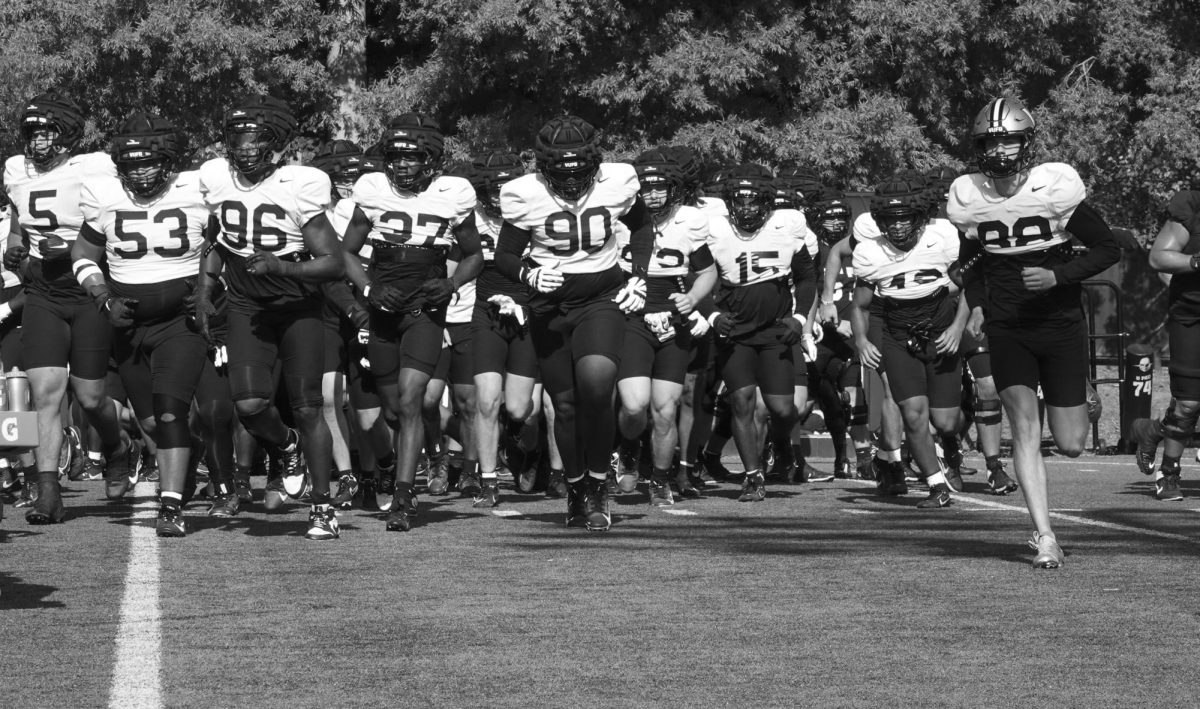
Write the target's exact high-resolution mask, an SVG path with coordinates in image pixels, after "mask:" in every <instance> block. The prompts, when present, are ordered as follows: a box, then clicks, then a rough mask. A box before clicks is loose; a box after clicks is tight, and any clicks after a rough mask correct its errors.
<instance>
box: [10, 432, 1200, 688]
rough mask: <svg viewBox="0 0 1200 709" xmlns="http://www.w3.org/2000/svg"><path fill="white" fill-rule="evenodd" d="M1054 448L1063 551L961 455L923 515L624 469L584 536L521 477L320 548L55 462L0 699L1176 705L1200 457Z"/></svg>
mask: <svg viewBox="0 0 1200 709" xmlns="http://www.w3.org/2000/svg"><path fill="white" fill-rule="evenodd" d="M727 462H729V463H732V459H727ZM813 463H814V464H815V465H817V467H824V468H825V469H828V468H829V464H828V463H827V462H826V463H825V464H824V465H822V462H821V461H813ZM968 464H969V465H972V466H973V467H978V468H981V469H982V467H983V465H982V461H981V460H979V459H977V458H974V459H973V458H968ZM1047 465H1048V468H1049V470H1050V474H1051V477H1052V492H1051V494H1052V507H1053V508H1054V509H1055V510H1056V512H1055V517H1056V520H1055V523H1056V528H1057V532H1058V536H1059V540H1060V542H1061V543H1062V546H1063V547H1064V549H1065V550H1066V553H1067V560H1066V564H1065V566H1064V567H1063V568H1061V569H1058V570H1033V569H1031V568H1030V564H1029V562H1030V560H1031V559H1032V555H1033V552H1032V550H1030V549H1028V548H1027V547H1026V546H1025V541H1026V540H1027V539H1028V538H1029V536H1030V532H1031V529H1032V526H1031V524H1030V522H1029V520H1028V516H1027V514H1026V513H1025V511H1024V506H1023V501H1022V498H1021V496H1020V494H1019V493H1018V494H1016V495H1011V496H1008V497H993V496H991V495H989V494H987V493H986V492H985V490H984V486H985V481H984V476H983V474H982V473H980V474H979V475H975V476H973V477H968V478H966V481H967V491H966V493H965V494H958V495H955V496H954V504H953V505H952V506H951V507H949V508H947V509H942V510H917V509H916V508H915V504H916V502H917V501H918V500H919V499H921V498H923V497H924V495H925V491H924V488H922V487H920V486H914V488H913V490H912V492H910V494H909V495H908V497H906V498H881V497H878V496H876V495H875V493H874V487H873V486H872V485H871V484H870V483H865V482H859V481H830V482H819V483H809V484H805V485H794V486H775V487H772V488H770V489H771V494H770V497H769V498H768V499H767V500H766V501H765V502H761V503H757V504H748V503H738V502H737V501H736V499H735V498H736V494H737V493H736V488H735V486H733V485H726V486H724V487H723V488H722V489H720V490H718V491H714V492H711V493H709V494H708V495H707V496H706V498H705V499H702V500H697V501H689V502H685V503H677V504H676V505H675V506H674V507H672V508H666V509H656V508H652V507H650V506H649V505H648V504H646V501H647V499H648V498H647V495H646V493H645V491H644V490H639V492H638V493H637V494H632V495H623V496H619V497H618V498H617V500H616V504H615V505H614V507H613V509H614V513H615V521H614V525H613V528H612V530H611V531H610V532H608V533H605V534H595V533H588V532H586V531H584V530H582V529H570V530H568V529H565V528H564V527H563V526H562V518H563V510H564V507H565V503H563V502H562V501H549V500H545V499H544V498H542V497H541V496H518V495H514V494H513V493H512V491H511V490H507V491H506V496H505V499H504V502H503V504H502V505H501V506H500V507H498V508H496V509H494V510H475V509H472V508H471V506H470V501H469V500H466V499H461V498H452V497H446V498H429V497H427V496H422V498H421V502H422V504H421V517H420V519H419V522H418V526H417V527H416V528H415V529H414V530H413V531H412V532H410V533H407V534H401V533H395V532H387V531H385V530H384V523H383V521H382V516H376V515H373V514H369V513H366V512H362V511H359V510H354V511H351V512H343V513H341V514H340V520H341V525H342V538H341V539H340V540H338V541H332V542H324V543H321V542H310V541H307V540H305V539H304V538H303V536H302V535H303V533H304V530H305V526H306V520H307V514H306V510H305V508H303V507H301V506H300V505H293V506H291V507H290V508H287V509H288V511H287V512H284V513H276V514H267V513H265V512H263V511H262V509H261V506H260V505H258V504H257V503H256V504H255V505H253V506H251V507H250V508H249V509H248V510H247V511H244V512H243V513H242V514H240V515H239V516H238V517H236V518H234V519H233V520H230V521H227V522H225V521H220V520H216V519H209V518H207V517H204V516H202V514H203V510H204V509H206V507H207V506H206V505H203V504H195V503H194V504H193V505H192V506H191V507H190V508H189V515H188V521H189V523H190V529H191V533H190V534H189V536H188V537H186V538H185V539H172V540H160V539H158V538H157V537H155V535H154V529H153V523H154V514H155V503H154V502H153V500H152V499H151V496H152V494H153V484H149V483H142V484H140V485H139V486H138V489H137V496H136V499H135V503H134V504H133V505H131V504H130V503H128V502H123V503H109V502H107V501H105V500H104V496H103V483H102V482H96V483H68V486H69V491H68V492H67V493H66V494H65V498H66V503H67V505H68V508H69V513H70V517H69V519H68V521H67V523H66V524H64V525H59V526H54V527H32V526H29V525H27V524H26V523H25V521H24V519H23V517H22V516H21V515H20V514H19V513H20V512H21V511H20V510H13V509H6V513H7V514H6V519H5V520H4V522H3V523H2V525H0V542H2V544H0V550H2V553H3V567H2V570H0V627H2V628H3V631H2V633H3V635H2V637H3V638H4V643H3V647H4V651H5V652H4V675H5V680H6V681H5V683H4V688H3V689H2V690H0V706H5V707H92V706H113V707H135V706H169V707H325V706H339V707H351V706H353V707H359V706H361V707H379V706H400V705H403V706H414V707H423V706H512V707H528V706H551V705H555V706H622V705H625V706H630V705H632V706H639V705H659V706H681V707H692V706H740V707H754V706H861V707H882V706H947V707H974V706H979V707H997V706H1035V707H1065V706H1079V707H1095V706H1104V707H1130V706H1153V707H1170V706H1180V707H1194V706H1197V705H1198V704H1200V686H1198V685H1197V683H1196V682H1195V680H1194V675H1193V667H1194V665H1195V658H1196V654H1197V651H1198V650H1200V598H1198V594H1197V591H1196V587H1197V581H1196V579H1197V578H1198V573H1197V560H1198V559H1200V528H1198V523H1200V484H1198V483H1197V482H1195V478H1194V475H1195V470H1196V466H1195V464H1194V463H1192V461H1191V460H1190V459H1189V460H1185V477H1184V482H1183V487H1184V491H1185V493H1186V494H1187V495H1188V497H1187V498H1186V499H1185V500H1184V501H1183V502H1182V503H1174V502H1159V501H1157V500H1155V499H1154V498H1153V496H1152V489H1153V486H1152V484H1151V481H1150V479H1149V478H1145V477H1143V476H1142V475H1140V474H1139V473H1138V472H1137V468H1136V466H1135V465H1134V464H1133V460H1132V458H1131V457H1129V456H1123V457H1117V458H1098V457H1085V458H1082V459H1079V460H1074V461H1071V460H1067V459H1064V458H1056V457H1050V458H1048V459H1047ZM1189 476H1193V477H1192V479H1189ZM256 484H259V485H261V480H260V479H256Z"/></svg>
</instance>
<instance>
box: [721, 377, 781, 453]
mask: <svg viewBox="0 0 1200 709" xmlns="http://www.w3.org/2000/svg"><path fill="white" fill-rule="evenodd" d="M756 394H757V387H755V386H746V387H742V388H741V389H738V390H737V391H732V392H730V393H729V407H730V409H731V411H732V413H733V443H734V445H735V446H737V450H738V457H740V458H741V459H742V467H743V469H744V470H758V469H759V467H760V461H759V459H758V452H759V451H758V446H759V441H758V426H757V425H755V421H754V417H755V409H756V408H757V407H758V406H757V405H758V396H757V395H756ZM789 403H791V401H790V398H789ZM764 408H765V407H764Z"/></svg>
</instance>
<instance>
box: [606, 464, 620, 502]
mask: <svg viewBox="0 0 1200 709" xmlns="http://www.w3.org/2000/svg"><path fill="white" fill-rule="evenodd" d="M604 484H605V485H607V486H608V495H609V497H613V496H615V495H617V493H619V492H621V486H620V485H618V484H617V471H615V470H612V469H609V471H608V475H606V476H605V477H604Z"/></svg>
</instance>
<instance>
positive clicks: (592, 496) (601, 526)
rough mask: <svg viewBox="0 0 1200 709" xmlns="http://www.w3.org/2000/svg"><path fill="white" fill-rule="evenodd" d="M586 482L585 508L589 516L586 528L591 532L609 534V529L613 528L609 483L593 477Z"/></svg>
mask: <svg viewBox="0 0 1200 709" xmlns="http://www.w3.org/2000/svg"><path fill="white" fill-rule="evenodd" d="M584 480H585V481H586V482H587V488H586V489H587V494H586V495H585V496H584V508H585V510H586V511H587V514H586V516H585V522H584V526H585V527H587V530H588V531H589V532H607V531H608V528H609V527H611V526H612V511H611V510H610V509H609V488H608V485H607V481H606V480H600V479H598V478H594V477H592V476H591V475H588V476H587V477H586V478H584Z"/></svg>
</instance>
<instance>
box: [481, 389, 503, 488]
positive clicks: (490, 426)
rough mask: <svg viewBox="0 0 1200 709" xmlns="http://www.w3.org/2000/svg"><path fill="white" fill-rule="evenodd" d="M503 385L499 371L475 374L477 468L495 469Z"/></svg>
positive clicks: (487, 470) (489, 470) (486, 470)
mask: <svg viewBox="0 0 1200 709" xmlns="http://www.w3.org/2000/svg"><path fill="white" fill-rule="evenodd" d="M503 386H504V380H503V377H502V376H501V375H500V373H499V372H481V373H479V374H476V375H475V444H476V445H475V447H476V449H477V455H478V456H479V468H480V470H483V471H485V472H491V471H493V470H495V469H496V450H497V448H498V446H499V444H500V398H501V395H502V391H501V390H502V388H503Z"/></svg>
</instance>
